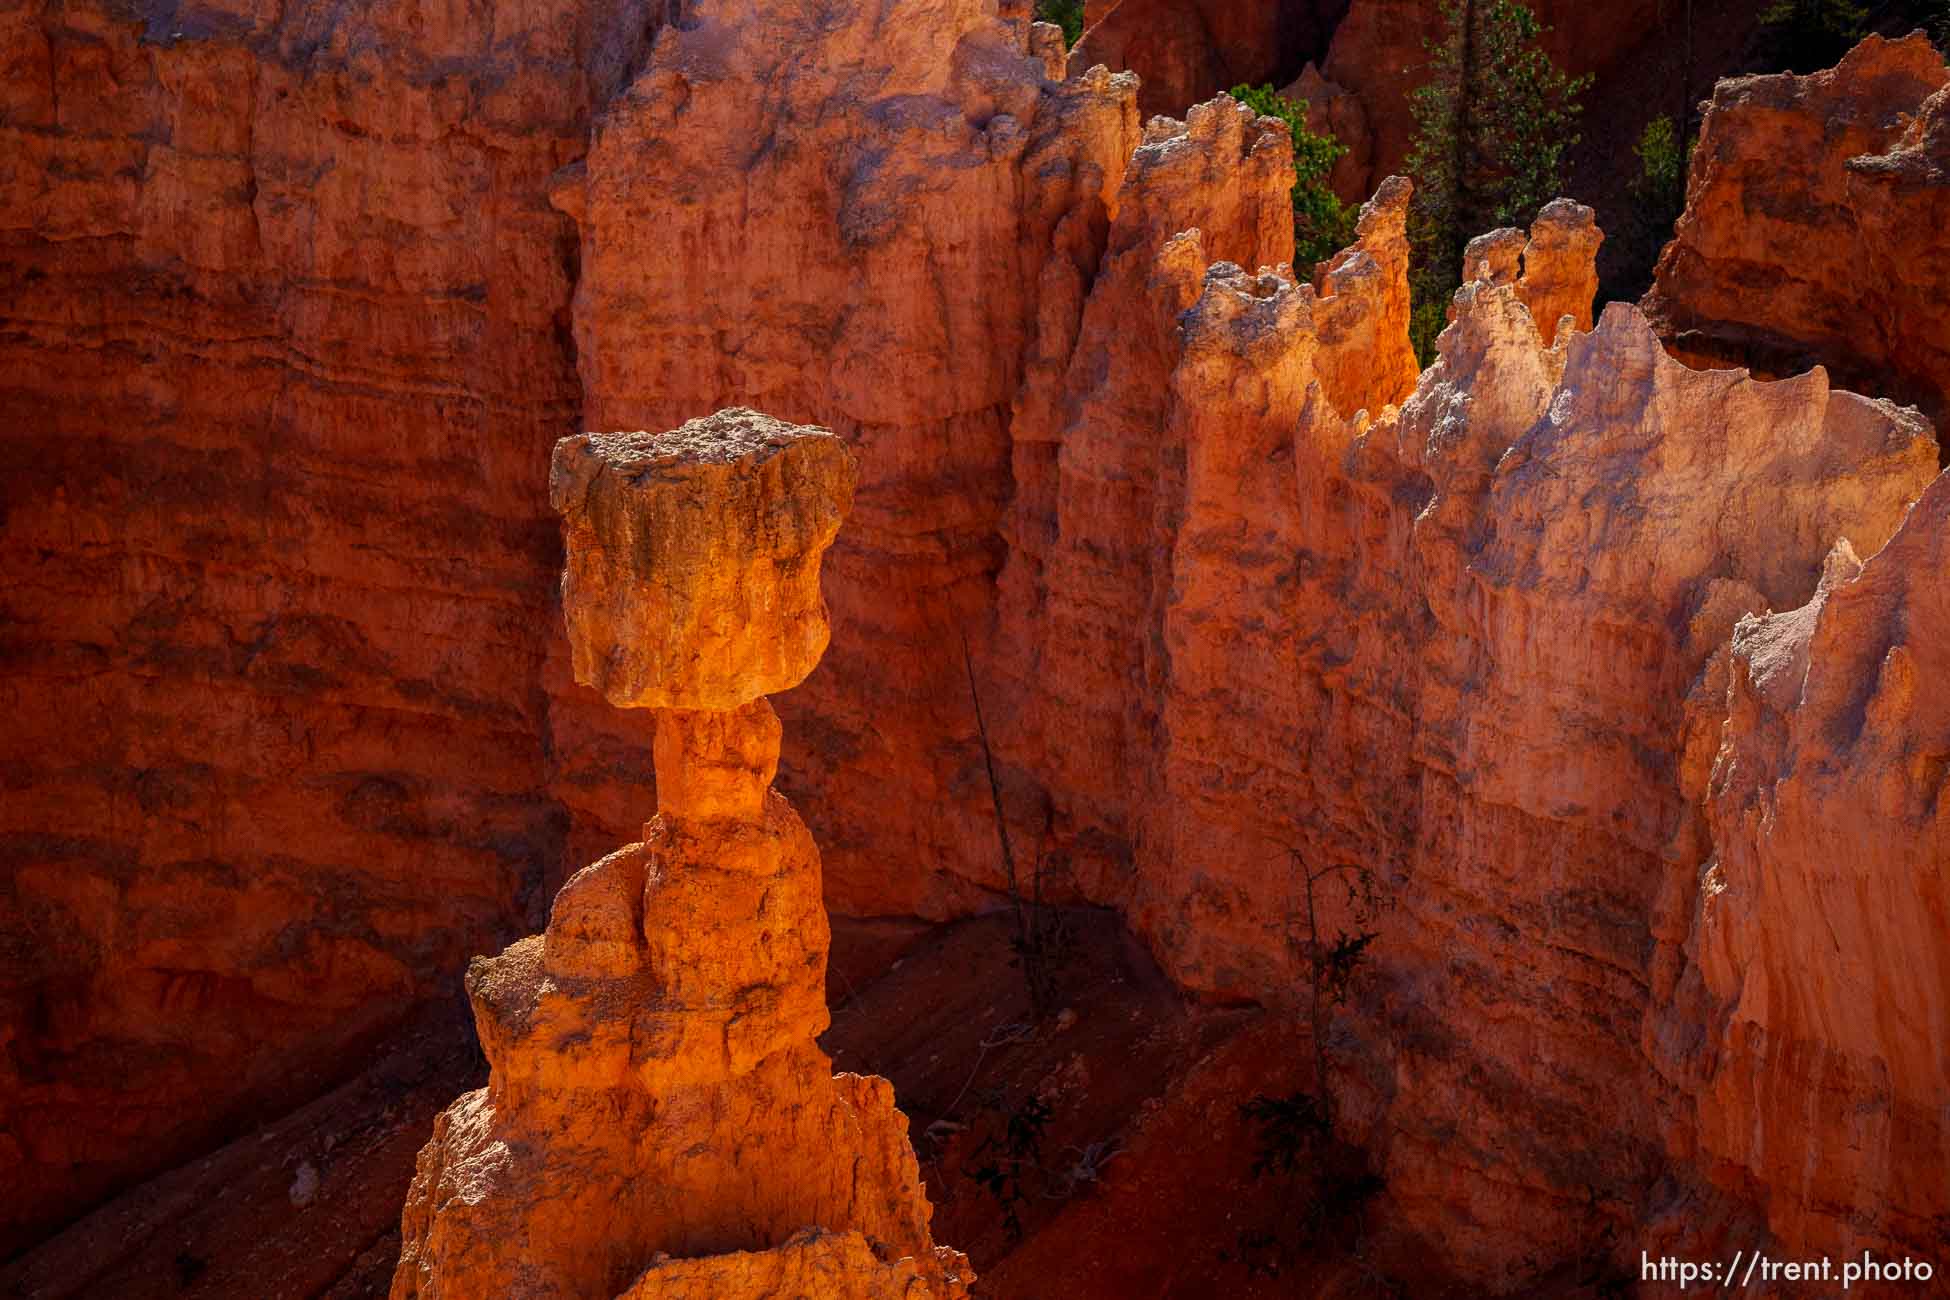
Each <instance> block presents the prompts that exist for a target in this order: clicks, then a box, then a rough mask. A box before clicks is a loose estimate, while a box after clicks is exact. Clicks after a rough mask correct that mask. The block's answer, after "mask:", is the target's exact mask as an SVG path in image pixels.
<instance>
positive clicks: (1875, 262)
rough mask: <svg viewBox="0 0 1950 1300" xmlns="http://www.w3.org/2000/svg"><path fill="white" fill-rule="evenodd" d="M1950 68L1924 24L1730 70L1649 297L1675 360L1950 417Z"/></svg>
mask: <svg viewBox="0 0 1950 1300" xmlns="http://www.w3.org/2000/svg"><path fill="white" fill-rule="evenodd" d="M1946 84H1950V69H1946V68H1945V66H1944V62H1943V59H1942V57H1941V56H1940V55H1938V54H1937V52H1936V51H1935V49H1933V48H1932V47H1931V45H1930V43H1929V41H1927V40H1926V39H1924V37H1923V35H1922V34H1921V33H1920V32H1919V33H1917V34H1915V35H1912V36H1909V37H1907V38H1905V39H1903V40H1900V41H1888V40H1884V39H1883V38H1881V37H1879V36H1871V37H1869V38H1868V39H1867V40H1865V41H1863V42H1862V43H1861V44H1860V45H1858V46H1856V48H1855V49H1854V50H1853V51H1851V52H1850V53H1849V54H1848V56H1847V57H1845V58H1844V59H1843V60H1842V61H1841V63H1840V64H1839V65H1837V66H1836V67H1834V68H1830V69H1829V70H1827V71H1825V72H1817V73H1814V74H1812V75H1810V76H1805V77H1797V76H1794V75H1792V74H1788V73H1782V74H1779V75H1775V76H1762V77H1742V78H1737V79H1734V80H1729V81H1724V82H1721V83H1720V85H1719V86H1717V87H1716V88H1715V89H1714V92H1713V98H1712V100H1711V101H1710V102H1709V103H1708V104H1707V105H1706V116H1705V119H1704V122H1703V123H1702V125H1701V128H1700V142H1699V146H1698V148H1697V149H1695V150H1694V153H1693V163H1692V172H1691V179H1690V180H1689V182H1688V185H1687V196H1686V212H1685V215H1683V216H1682V217H1681V218H1680V219H1679V224H1678V226H1677V228H1676V229H1675V231H1674V233H1673V240H1672V242H1671V243H1670V244H1668V245H1667V246H1666V249H1665V252H1664V253H1663V254H1662V255H1661V256H1660V258H1659V267H1658V273H1657V274H1658V278H1657V282H1656V283H1655V285H1654V286H1653V289H1652V291H1651V293H1649V294H1648V295H1646V300H1645V308H1646V312H1647V314H1648V315H1650V316H1651V317H1652V320H1653V323H1654V325H1655V326H1656V327H1657V328H1658V330H1659V332H1660V334H1661V335H1662V336H1663V337H1665V339H1666V340H1667V343H1668V345H1669V346H1672V347H1673V348H1674V349H1675V350H1676V351H1677V352H1678V353H1679V355H1681V356H1685V357H1688V358H1691V359H1693V360H1694V361H1696V362H1699V363H1701V364H1708V363H1710V364H1717V365H1734V364H1737V365H1748V366H1752V367H1754V368H1756V369H1757V370H1761V371H1764V372H1766V373H1770V374H1792V373H1794V372H1795V371H1797V370H1803V369H1806V368H1807V367H1808V366H1810V365H1813V364H1816V363H1821V364H1824V365H1826V366H1827V367H1828V368H1829V369H1830V370H1831V371H1833V372H1834V373H1835V374H1836V375H1837V377H1838V378H1839V379H1840V380H1841V381H1842V382H1846V383H1848V384H1849V385H1851V386H1854V387H1860V388H1861V389H1862V390H1863V391H1864V392H1878V393H1885V394H1887V395H1889V396H1891V397H1895V398H1898V399H1900V400H1903V401H1908V402H1915V403H1917V404H1919V405H1920V406H1921V407H1922V408H1923V410H1924V411H1925V413H1926V414H1928V415H1930V416H1931V417H1933V418H1935V419H1938V420H1941V419H1942V418H1943V416H1944V415H1945V414H1946V413H1950V259H1946V258H1945V256H1944V253H1943V249H1942V241H1941V240H1940V239H1939V238H1938V237H1937V235H1938V232H1940V231H1941V230H1942V229H1943V223H1944V220H1945V218H1946V216H1950V92H1946Z"/></svg>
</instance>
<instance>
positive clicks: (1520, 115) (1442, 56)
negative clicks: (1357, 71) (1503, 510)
mask: <svg viewBox="0 0 1950 1300" xmlns="http://www.w3.org/2000/svg"><path fill="white" fill-rule="evenodd" d="M1442 20H1443V35H1442V38H1441V39H1440V40H1435V41H1431V42H1430V43H1429V47H1428V49H1429V80H1428V81H1427V83H1426V84H1424V85H1423V86H1422V87H1421V88H1420V89H1418V90H1417V91H1415V93H1414V96H1413V105H1412V107H1413V110H1414V115H1415V127H1416V131H1415V145H1414V150H1413V152H1412V153H1410V155H1409V159H1408V171H1409V175H1410V176H1411V177H1413V179H1414V181H1415V204H1414V207H1413V208H1412V210H1411V212H1410V224H1409V235H1410V238H1411V239H1412V240H1413V241H1414V245H1415V262H1416V271H1415V275H1414V284H1413V288H1414V290H1415V305H1414V313H1415V314H1414V318H1413V322H1412V326H1411V329H1412V333H1413V336H1414V340H1415V350H1416V353H1417V355H1419V356H1420V357H1421V358H1422V361H1423V364H1425V365H1426V364H1427V363H1428V362H1429V361H1430V360H1431V359H1433V357H1434V355H1435V337H1436V335H1437V334H1439V333H1441V331H1442V326H1443V322H1444V318H1445V316H1446V314H1447V307H1448V303H1449V298H1450V295H1452V294H1453V293H1454V292H1455V289H1456V286H1457V285H1458V284H1460V283H1461V282H1462V273H1463V265H1462V253H1463V246H1464V245H1465V244H1466V243H1468V241H1469V239H1470V237H1471V236H1472V235H1477V234H1481V233H1482V232H1483V231H1486V230H1489V229H1492V228H1493V227H1496V226H1508V225H1522V224H1524V223H1526V222H1528V221H1529V220H1530V219H1531V217H1533V216H1534V215H1535V214H1536V212H1537V210H1538V209H1539V208H1541V207H1542V206H1543V205H1544V204H1546V203H1548V202H1550V201H1551V200H1552V199H1553V198H1556V197H1557V196H1558V194H1560V193H1561V192H1562V191H1563V188H1564V164H1565V158H1566V156H1567V155H1568V154H1569V153H1570V151H1571V148H1572V147H1573V146H1574V145H1576V144H1577V142H1578V136H1577V132H1576V126H1577V120H1578V116H1579V114H1580V113H1581V112H1582V111H1583V110H1582V105H1580V103H1579V102H1578V101H1579V96H1581V95H1582V94H1583V93H1584V92H1585V90H1586V89H1587V88H1589V86H1590V85H1591V78H1589V77H1572V76H1569V75H1567V74H1566V73H1565V72H1564V71H1563V70H1561V69H1560V68H1558V66H1557V65H1556V64H1555V63H1553V62H1552V61H1551V58H1550V56H1549V55H1548V54H1546V53H1545V52H1544V50H1543V47H1542V46H1541V45H1540V44H1539V39H1540V38H1541V37H1542V36H1543V34H1544V30H1545V29H1544V27H1543V25H1542V24H1541V23H1539V22H1538V21H1537V15H1536V14H1534V13H1532V12H1531V11H1530V10H1529V9H1528V8H1527V7H1526V6H1524V5H1523V4H1520V3H1518V0H1442Z"/></svg>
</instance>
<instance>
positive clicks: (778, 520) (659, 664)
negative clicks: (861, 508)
mask: <svg viewBox="0 0 1950 1300" xmlns="http://www.w3.org/2000/svg"><path fill="white" fill-rule="evenodd" d="M853 464H854V462H853V459H852V457H851V456H850V455H849V454H848V453H847V450H846V447H845V445H844V444H842V443H841V442H840V440H839V439H838V438H836V437H834V436H833V435H832V434H831V433H828V432H825V431H824V430H822V431H820V432H819V433H817V434H807V433H803V432H801V431H800V430H798V429H796V428H794V427H793V426H791V425H787V424H783V423H781V422H779V421H777V420H774V419H771V418H770V417H768V416H763V415H760V414H758V413H757V412H755V411H748V410H741V409H734V410H726V411H720V412H718V413H717V414H716V415H713V416H709V417H706V418H703V419H698V420H693V421H691V422H690V423H688V424H686V425H684V426H683V427H682V428H678V429H673V430H671V431H670V432H668V433H661V434H655V435H651V434H642V433H638V434H600V433H598V434H584V435H583V436H582V437H580V438H571V439H567V440H565V441H564V442H562V443H561V444H560V445H558V446H557V448H556V451H555V461H554V469H553V471H552V474H551V477H550V480H549V498H550V501H551V502H552V503H553V504H554V506H555V509H556V510H557V512H559V513H560V514H561V515H562V516H563V526H564V528H565V530H566V533H567V537H568V547H567V549H568V564H569V567H568V570H567V572H565V573H564V574H563V576H562V608H563V612H564V613H565V614H566V616H567V618H568V620H569V646H570V649H571V651H572V652H573V656H574V660H573V661H574V664H575V672H576V680H578V681H580V682H584V683H587V684H588V685H591V686H594V687H595V688H596V689H597V690H600V691H601V692H602V693H603V695H604V697H605V698H607V699H608V700H609V702H610V703H611V704H614V705H616V706H617V707H619V708H686V709H717V710H726V709H732V708H736V707H737V706H738V705H740V704H744V703H747V702H748V701H750V700H751V699H752V698H753V697H754V696H756V695H771V694H774V693H776V692H779V691H784V690H789V689H791V688H792V687H794V686H797V685H798V684H799V683H800V682H802V681H804V680H805V677H806V674H807V673H809V672H811V671H812V670H813V665H815V664H817V663H818V662H819V657H820V655H822V654H824V653H825V651H826V642H827V639H828V635H829V632H828V628H827V623H826V602H825V599H824V598H823V597H822V596H821V595H820V590H819V560H820V556H821V555H823V554H824V553H825V550H826V548H827V547H828V546H829V545H831V544H832V541H833V538H834V537H835V536H837V535H838V533H839V530H840V520H841V519H842V518H843V517H844V516H845V514H846V511H847V510H848V508H849V507H850V506H851V505H852V493H853V474H854V469H853Z"/></svg>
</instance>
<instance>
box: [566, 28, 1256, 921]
mask: <svg viewBox="0 0 1950 1300" xmlns="http://www.w3.org/2000/svg"><path fill="white" fill-rule="evenodd" d="M1045 30H1048V29H1045ZM1046 71H1047V68H1046V65H1045V64H1044V63H1043V62H1042V61H1040V60H1039V59H1038V58H1035V57H1031V55H1030V54H1029V52H1028V46H1027V42H1026V39H1025V33H1024V31H1023V29H1022V27H1021V25H1020V24H1011V23H1008V22H1004V21H1002V20H1001V19H998V18H997V17H996V15H995V12H994V9H993V8H992V7H991V6H986V5H984V4H983V3H981V0H954V3H952V4H948V5H924V4H920V3H917V2H913V0H909V2H908V3H901V4H896V5H890V6H884V7H883V6H844V7H842V8H841V9H840V10H838V11H830V10H829V9H827V8H825V7H822V6H819V5H815V4H802V3H788V4H784V5H768V6H764V7H762V8H747V7H743V6H739V5H735V4H731V3H728V2H724V3H720V2H716V0H713V2H711V3H700V4H698V5H696V6H694V7H693V9H692V11H691V12H690V13H689V14H688V15H687V21H686V23H685V25H684V26H683V27H682V28H681V29H672V30H668V31H666V32H665V33H664V35H663V37H662V38H661V39H660V40H659V41H658V43H657V45H656V48H655V50H654V52H653V53H652V55H651V57H650V60H649V62H648V64H647V66H646V67H645V69H644V70H643V72H642V73H641V74H640V75H639V76H638V77H637V78H636V79H635V81H634V82H633V83H632V84H631V86H630V87H629V89H628V90H627V91H626V92H625V93H624V94H623V95H622V97H621V98H620V99H619V100H618V102H617V103H616V104H614V105H613V106H612V107H611V109H610V111H609V112H608V114H607V115H606V116H605V118H604V119H603V121H602V122H601V123H600V124H599V126H598V128H597V130H596V132H595V137H594V141H593V143H592V145H591V148H590V152H589V158H588V161H587V165H586V168H584V169H582V170H581V171H580V172H579V173H577V174H571V175H569V176H565V177H564V179H563V181H562V183H561V185H560V186H559V188H558V191H557V196H556V197H557V202H558V203H559V204H560V205H561V206H562V207H563V208H564V209H565V210H567V211H569V212H571V213H573V214H574V216H575V218H576V220H577V222H578V223H579V226H580V230H581V250H582V253H581V272H582V274H581V279H580V280H579V282H578V287H577V292H576V302H575V314H574V321H575V326H574V328H575V337H576V344H577V361H578V365H579V367H580V372H581V376H582V380H583V386H584V394H585V396H584V405H583V414H582V419H583V424H584V427H587V428H592V429H619V428H620V429H627V428H641V427H650V428H663V427H670V426H673V425H675V424H676V423H678V422H680V421H682V420H683V419H686V418H689V417H690V416H692V415H695V414H696V413H697V412H699V411H708V410H713V409H716V408H718V407H720V406H724V405H728V404H731V403H733V402H743V403H750V404H752V405H756V406H762V407H763V408H764V409H766V410H767V411H769V412H772V413H773V414H776V415H777V416H779V417H780V418H782V419H787V420H794V421H814V420H817V421H819V422H821V423H823V424H825V425H826V426H828V427H830V428H832V429H834V430H835V431H836V432H839V433H840V434H841V435H842V436H844V437H845V438H847V440H848V441H849V443H850V444H851V445H852V446H853V447H854V448H855V449H856V450H857V452H858V453H859V456H860V462H861V470H862V474H861V483H860V491H859V496H858V501H857V504H856V507H855V511H854V515H853V521H852V523H851V525H850V526H849V528H848V529H847V532H846V534H845V535H844V536H843V537H842V538H841V540H840V542H839V544H838V546H837V548H836V549H835V551H834V553H833V555H832V557H831V558H830V560H829V562H828V594H829V599H830V601H831V604H832V608H833V624H834V636H833V647H832V650H831V652H830V653H829V654H828V656H827V658H826V660H825V662H824V664H823V665H822V667H821V668H820V670H819V671H818V672H817V673H815V674H814V676H813V677H812V678H811V679H810V680H809V681H808V682H807V683H806V685H805V687H804V688H803V689H802V690H800V691H797V692H795V693H794V694H793V695H792V696H790V697H788V698H786V699H785V700H782V701H781V708H782V709H783V710H784V715H785V717H786V719H787V724H788V725H787V736H788V741H787V750H786V755H785V759H784V764H785V768H786V771H787V772H788V773H789V777H788V781H789V789H790V791H791V792H792V794H793V796H794V798H795V800H796V801H798V802H799V803H800V804H801V805H802V806H803V807H805V808H807V809H808V814H809V815H810V816H812V817H813V818H814V819H815V822H814V824H815V829H816V831H817V833H818V835H819V839H820V842H821V844H822V845H823V846H824V848H825V854H826V861H827V871H828V880H829V886H828V888H829V897H830V898H831V899H832V900H833V902H834V904H835V906H837V907H840V908H843V909H846V910H849V911H854V912H862V913H876V912H895V913H900V912H909V913H913V912H919V913H924V914H929V915H936V916H939V915H944V914H947V913H949V912H952V911H953V910H957V909H966V908H968V907H971V906H974V905H976V904H977V903H978V902H979V901H980V900H981V899H983V897H984V896H985V894H984V890H985V889H988V888H994V887H996V886H998V885H999V882H1000V878H1001V873H1000V868H999V866H998V865H996V864H995V863H994V862H993V845H994V833H993V829H992V826H991V825H990V823H989V818H988V812H987V802H988V795H987V786H986V784H985V783H984V782H983V780H982V778H981V777H980V775H979V773H980V771H981V768H980V762H981V759H980V753H979V750H978V749H977V747H976V746H975V744H974V735H975V724H974V716H973V713H972V710H971V708H970V701H969V697H968V690H967V685H966V679H965V676H964V673H963V670H962V643H963V638H964V637H965V636H975V635H976V634H977V633H978V631H979V627H978V623H977V620H978V617H979V613H980V611H981V610H982V609H983V608H984V607H985V605H986V604H987V602H988V601H989V600H990V599H991V592H992V589H993V584H994V575H995V572H996V569H997V568H998V566H999V565H1000V563H1001V561H1002V557H1003V552H1004V548H1003V546H1002V544H1001V542H1000V540H999V539H998V524H999V521H1000V519H1001V517H1002V514H1003V511H1004V508H1005V505H1006V503H1007V502H1008V500H1009V497H1010V493H1011V478H1010V451H1011V439H1010V433H1009V428H1010V417H1011V408H1012V404H1013V403H1014V401H1015V400H1016V397H1017V393H1018V390H1019V388H1020V387H1021V385H1022V383H1023V378H1024V374H1025V371H1030V372H1035V371H1038V370H1042V369H1046V368H1051V367H1059V368H1060V367H1061V366H1063V365H1064V364H1066V363H1067V358H1068V355H1069V351H1070V337H1069V335H1070V333H1071V331H1073V330H1074V328H1075V326H1074V324H1073V323H1071V318H1072V317H1073V316H1074V313H1075V312H1076V311H1078V310H1079V308H1080V305H1081V300H1082V297H1083V293H1084V291H1085V290H1086V288H1087V286H1088V284H1089V283H1090V281H1091V279H1092V278H1093V277H1094V276H1095V275H1096V273H1097V267H1098V262H1099V259H1100V258H1102V257H1103V256H1104V248H1105V239H1106V237H1107V232H1108V230H1109V227H1110V225H1111V221H1112V214H1113V211H1114V208H1113V204H1114V202H1115V198H1114V196H1115V195H1117V194H1118V193H1119V186H1120V179H1121V177H1122V175H1123V173H1124V169H1125V167H1126V165H1127V163H1128V162H1129V160H1130V157H1131V152H1132V147H1133V145H1134V144H1135V143H1136V141H1137V117H1136V109H1135V105H1134V102H1133V101H1134V96H1135V93H1136V84H1135V82H1134V81H1133V80H1132V79H1131V78H1129V77H1122V78H1106V77H1104V76H1102V75H1099V76H1097V77H1094V78H1090V77H1080V78H1078V79H1076V80H1072V81H1069V82H1060V83H1056V82H1049V81H1046V80H1045V73H1046ZM727 142H731V143H730V144H729V146H728V145H727ZM1267 167H1268V168H1269V174H1270V172H1271V171H1273V170H1277V167H1278V164H1277V163H1274V162H1268V163H1267ZM1242 201H1243V202H1251V203H1256V204H1258V205H1260V207H1261V208H1263V209H1264V210H1266V211H1268V212H1270V211H1273V210H1274V208H1275V203H1274V200H1273V199H1271V198H1269V197H1268V195H1267V193H1266V192H1265V191H1262V190H1259V189H1257V188H1255V189H1254V190H1252V191H1250V192H1249V193H1248V195H1247V196H1246V197H1245V198H1244V199H1242ZM1289 238H1290V236H1289ZM1032 340H1034V344H1033V346H1032ZM890 792H898V794H897V795H892V796H890ZM933 863H941V864H947V863H953V864H955V867H954V868H951V869H949V870H946V871H937V870H932V869H930V868H929V867H928V866H926V865H925V864H933ZM977 864H979V866H978V865H977ZM971 880H973V881H974V882H975V883H974V884H971V883H970V882H971Z"/></svg>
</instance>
